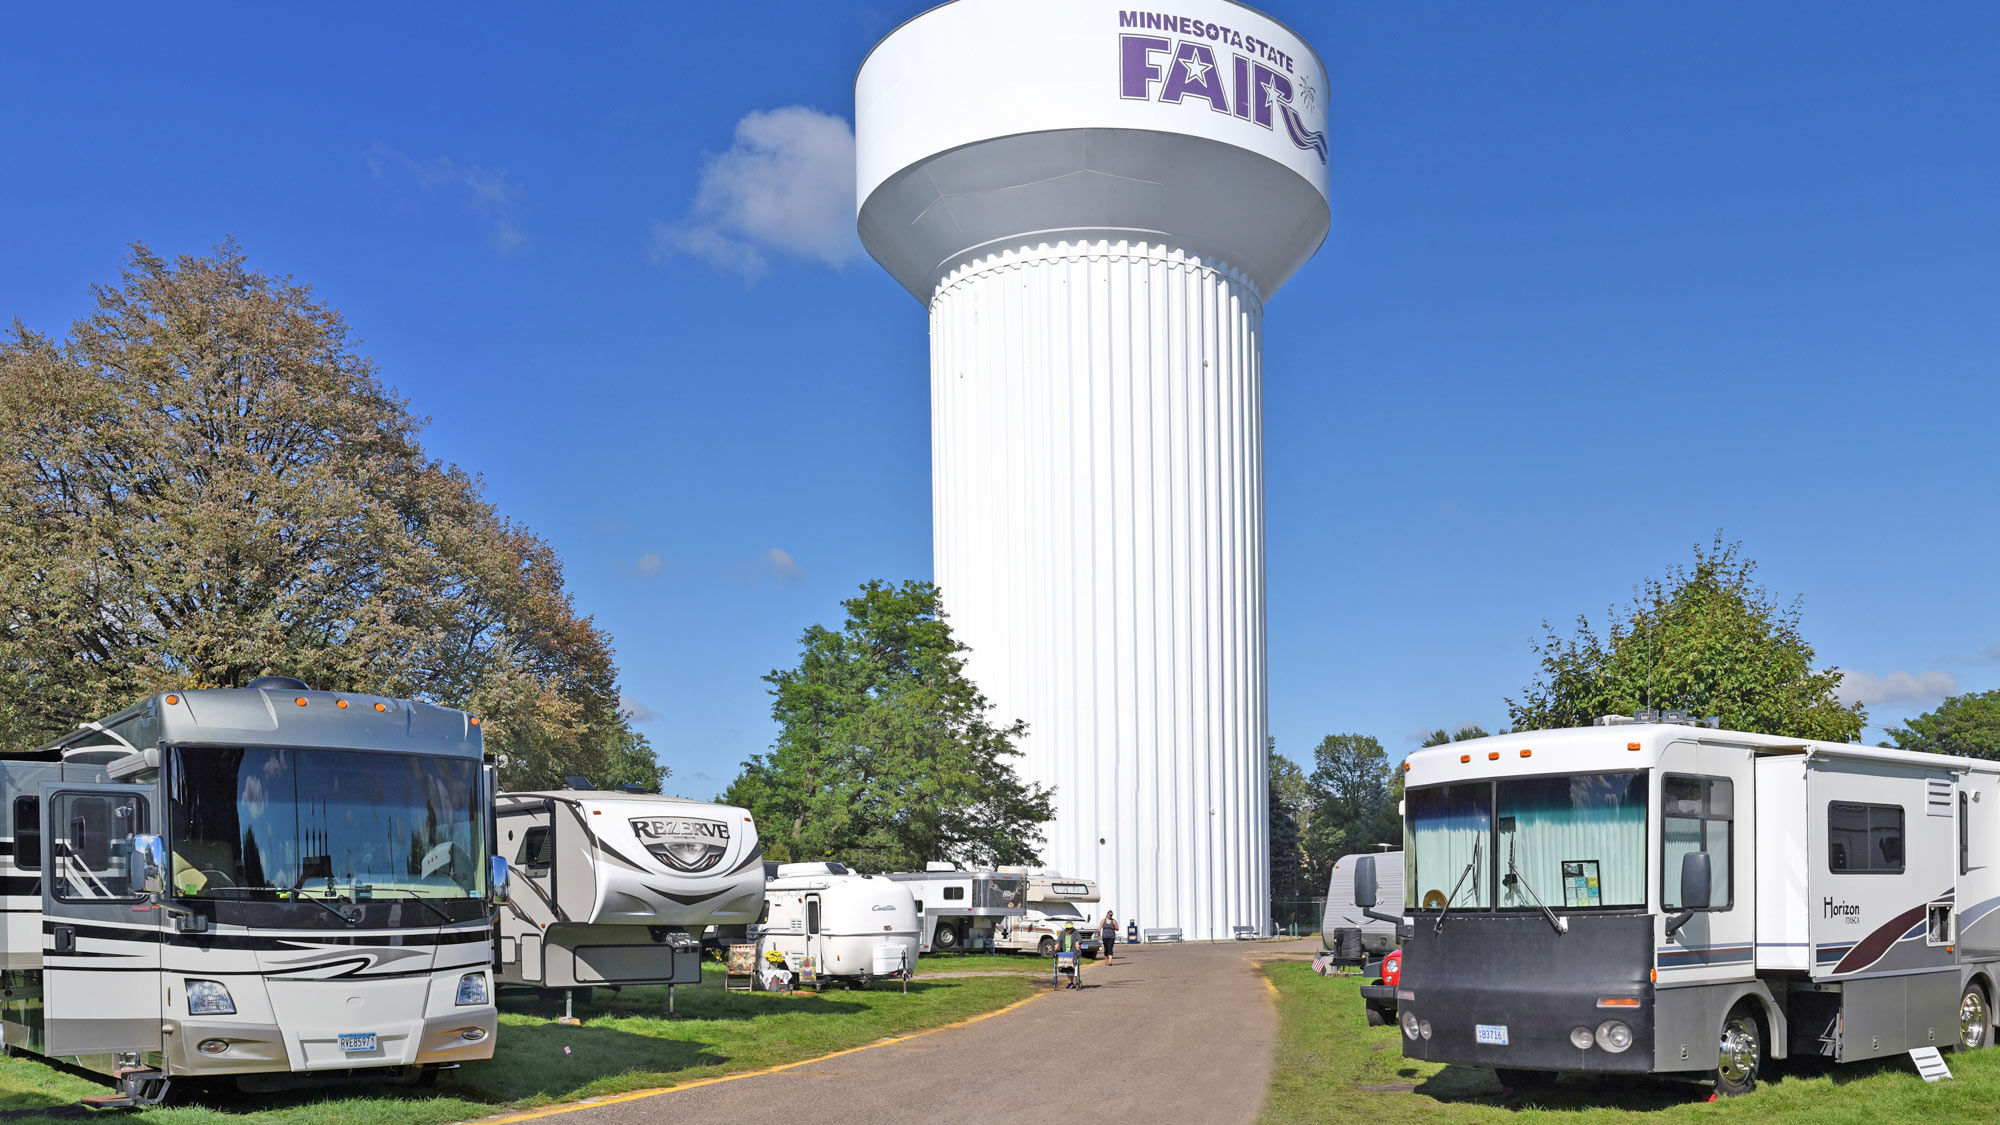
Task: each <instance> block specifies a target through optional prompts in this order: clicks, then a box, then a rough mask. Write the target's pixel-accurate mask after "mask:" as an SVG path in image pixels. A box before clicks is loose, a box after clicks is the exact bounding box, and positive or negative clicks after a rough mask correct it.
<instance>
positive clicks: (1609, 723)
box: [1590, 715, 1636, 727]
mask: <svg viewBox="0 0 2000 1125" xmlns="http://www.w3.org/2000/svg"><path fill="white" fill-rule="evenodd" d="M1635 721H1636V720H1635V719H1633V718H1632V716H1630V715H1599V716H1598V717H1596V718H1595V719H1592V720H1590V725H1591V726H1594V727H1626V726H1631V725H1632V724H1633V723H1634V722H1635Z"/></svg>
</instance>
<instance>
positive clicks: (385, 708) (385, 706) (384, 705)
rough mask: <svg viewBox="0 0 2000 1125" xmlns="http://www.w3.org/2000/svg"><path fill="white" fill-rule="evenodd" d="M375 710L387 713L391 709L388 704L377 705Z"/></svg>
mask: <svg viewBox="0 0 2000 1125" xmlns="http://www.w3.org/2000/svg"><path fill="white" fill-rule="evenodd" d="M375 709H376V710H377V711H387V710H388V709H389V705H388V704H386V703H377V704H376V705H375Z"/></svg>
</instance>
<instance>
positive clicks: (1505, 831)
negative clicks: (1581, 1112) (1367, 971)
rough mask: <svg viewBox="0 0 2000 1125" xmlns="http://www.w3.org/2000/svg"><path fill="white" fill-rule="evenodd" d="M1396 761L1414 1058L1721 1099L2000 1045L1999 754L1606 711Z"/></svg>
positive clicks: (1407, 1027) (1406, 990)
mask: <svg viewBox="0 0 2000 1125" xmlns="http://www.w3.org/2000/svg"><path fill="white" fill-rule="evenodd" d="M1404 768H1405V769H1406V770H1407V771H1408V772H1407V776H1406V779H1405V780H1406V790H1405V797H1404V822H1405V832H1406V839H1405V847H1404V853H1403V856H1404V864H1405V871H1406V875H1405V886H1406V888H1407V890H1406V893H1405V897H1404V902H1403V907H1404V910H1403V915H1404V921H1403V936H1404V945H1403V949H1404V963H1403V974H1402V979H1401V981H1400V983H1399V987H1398V991H1397V1004H1398V1009H1399V1013H1398V1014H1399V1022H1400V1023H1401V1025H1402V1030H1403V1035H1404V1041H1403V1052H1404V1054H1405V1055H1407V1056H1409V1057H1411V1058H1419V1059H1425V1060H1429V1061H1433V1062H1446V1063H1464V1064H1471V1065H1475V1066H1490V1067H1494V1068H1496V1069H1498V1070H1500V1071H1501V1072H1502V1077H1503V1081H1507V1082H1509V1083H1510V1084H1515V1085H1519V1084H1523V1083H1531V1082H1537V1081H1542V1080H1546V1079H1547V1078H1548V1077H1550V1076H1551V1075H1552V1074H1553V1073H1555V1072H1561V1071H1597V1072H1624V1073H1680V1074H1690V1075H1697V1076H1706V1077H1709V1078H1712V1079H1713V1080H1714V1082H1715V1085H1716V1089H1717V1092H1718V1093H1721V1094H1724V1095H1729V1094H1738V1093H1742V1092H1745V1091H1747V1090H1749V1089H1750V1088H1751V1087H1752V1086H1754V1085H1755V1083H1756V1080H1757V1075H1758V1073H1759V1071H1760V1068H1761V1067H1762V1066H1763V1065H1764V1063H1765V1061H1766V1060H1767V1059H1772V1058H1779V1059H1782V1058H1787V1057H1797V1056H1816V1057H1821V1058H1825V1059H1829V1060H1835V1061H1852V1060H1857V1059H1869V1058H1876V1057H1879V1056H1884V1055H1893V1054H1898V1053H1901V1052H1904V1051H1908V1050H1911V1049H1913V1048H1917V1047H1929V1046H1937V1047H1957V1048H1960V1049H1973V1048H1980V1047H1985V1046H1987V1045H1988V1044H1989V1043H1990V1042H1991V1041H1992V1036H1993V1004H1994V999H1995V981H1996V979H2000V917H1996V916H1995V914H1994V908H1995V906H1996V905H2000V865H1996V864H1995V862H1994V859H1993V857H1994V855H1995V854H1996V849H2000V764H1996V763H1993V762H1985V761H1975V760H1971V759H1965V758H1950V757H1942V756H1938V755H1932V754H1919V753H1912V752H1907V751H1901V750H1887V749H1875V748H1871V747H1865V746H1858V745H1847V744H1841V743H1830V742H1817V741H1812V740H1807V739H1797V738H1779V737H1772V736H1768V735H1760V734H1745V733H1741V732H1734V731H1724V730H1714V729H1704V728H1702V727H1698V726H1691V725H1679V724H1676V723H1659V722H1642V723H1633V722H1631V721H1630V720H1624V719H1622V718H1617V717H1614V718H1612V719H1610V720H1601V721H1600V725H1598V726H1593V727H1589V728H1581V729H1571V730H1545V731H1523V732H1517V733H1514V734H1507V735H1500V736H1496V737H1493V738H1487V739H1479V740H1473V741H1467V742H1457V743H1452V744H1451V745H1449V746H1442V747H1437V748H1435V749H1430V750H1421V751H1418V752H1416V753H1414V754H1412V755H1410V757H1409V760H1408V762H1407V764H1406V765H1405V767H1404ZM1370 866H1372V864H1371V865H1370ZM1368 875H1369V873H1368V872H1366V871H1363V872H1361V873H1358V874H1357V878H1356V886H1357V893H1356V900H1357V902H1362V901H1364V900H1368V901H1371V902H1372V899H1373V898H1374V895H1373V894H1372V890H1371V888H1370V887H1369V886H1368V883H1369V882H1370V881H1371V880H1370V878H1369V877H1368Z"/></svg>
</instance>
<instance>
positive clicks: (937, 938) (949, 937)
mask: <svg viewBox="0 0 2000 1125" xmlns="http://www.w3.org/2000/svg"><path fill="white" fill-rule="evenodd" d="M931 944H932V945H934V946H936V947H937V951H938V952H939V953H956V952H958V928H957V927H956V926H939V927H938V928H937V933H936V934H935V935H933V936H932V938H931Z"/></svg>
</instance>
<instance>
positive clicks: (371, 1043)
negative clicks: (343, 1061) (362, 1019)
mask: <svg viewBox="0 0 2000 1125" xmlns="http://www.w3.org/2000/svg"><path fill="white" fill-rule="evenodd" d="M340 1049H341V1050H343V1051H346V1052H348V1053H349V1054H352V1053H354V1052H355V1051H372V1050H374V1049H375V1033H374V1032H372V1031H364V1032H358V1033H356V1034H353V1035H343V1036H341V1037H340Z"/></svg>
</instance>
